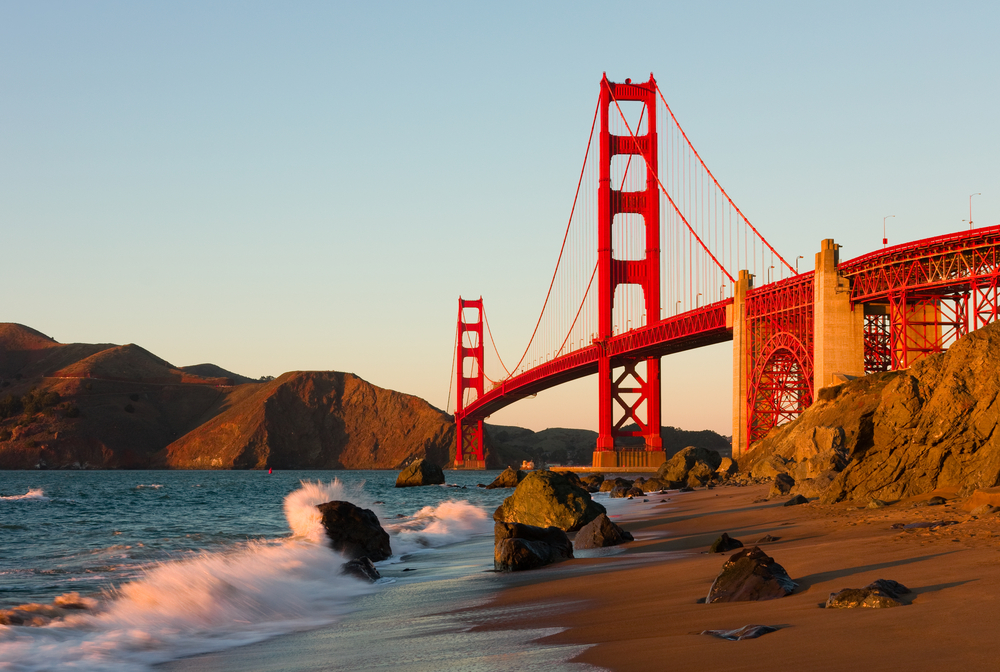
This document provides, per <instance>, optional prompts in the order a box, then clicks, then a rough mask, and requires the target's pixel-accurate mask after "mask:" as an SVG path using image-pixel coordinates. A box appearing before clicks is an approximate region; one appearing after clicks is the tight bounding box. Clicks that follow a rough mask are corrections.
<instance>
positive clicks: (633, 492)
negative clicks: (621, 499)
mask: <svg viewBox="0 0 1000 672" xmlns="http://www.w3.org/2000/svg"><path fill="white" fill-rule="evenodd" d="M644 494H646V493H644V492H643V491H642V488H637V487H635V486H634V485H633V486H632V487H631V488H629V489H628V490H626V491H625V496H626V497H642V496H643V495H644Z"/></svg>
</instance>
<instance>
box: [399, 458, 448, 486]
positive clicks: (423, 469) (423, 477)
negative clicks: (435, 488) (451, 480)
mask: <svg viewBox="0 0 1000 672" xmlns="http://www.w3.org/2000/svg"><path fill="white" fill-rule="evenodd" d="M442 483H444V472H443V471H441V467H439V466H438V465H436V464H434V463H433V462H428V461H427V460H423V459H420V460H416V461H414V462H412V463H411V464H410V465H409V466H407V467H403V470H402V471H401V472H399V476H397V477H396V487H397V488H410V487H414V486H418V485H440V484H442Z"/></svg>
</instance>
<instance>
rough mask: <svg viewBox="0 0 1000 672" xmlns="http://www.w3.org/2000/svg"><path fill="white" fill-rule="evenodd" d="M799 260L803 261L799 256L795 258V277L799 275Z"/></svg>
mask: <svg viewBox="0 0 1000 672" xmlns="http://www.w3.org/2000/svg"><path fill="white" fill-rule="evenodd" d="M799 259H805V257H803V256H802V255H801V254H800V255H799V256H797V257H795V275H798V274H799Z"/></svg>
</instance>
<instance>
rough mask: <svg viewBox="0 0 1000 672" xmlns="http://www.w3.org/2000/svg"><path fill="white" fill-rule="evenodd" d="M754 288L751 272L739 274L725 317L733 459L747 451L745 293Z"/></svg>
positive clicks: (747, 338) (747, 342)
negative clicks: (730, 336)
mask: <svg viewBox="0 0 1000 672" xmlns="http://www.w3.org/2000/svg"><path fill="white" fill-rule="evenodd" d="M751 287H753V276H751V275H750V271H740V277H739V280H737V281H736V285H735V286H734V287H733V305H732V306H730V311H729V314H728V315H727V318H728V319H727V320H726V321H727V322H728V323H729V324H727V325H726V326H727V327H731V328H732V330H733V457H734V458H736V457H739V456H740V455H742V454H743V453H744V452H746V450H747V447H748V445H747V442H748V435H749V431H750V409H749V408H748V406H747V403H748V402H747V397H748V395H749V390H750V358H749V356H748V353H747V348H748V346H749V337H748V334H747V310H746V305H747V292H748V291H749V290H750V288H751Z"/></svg>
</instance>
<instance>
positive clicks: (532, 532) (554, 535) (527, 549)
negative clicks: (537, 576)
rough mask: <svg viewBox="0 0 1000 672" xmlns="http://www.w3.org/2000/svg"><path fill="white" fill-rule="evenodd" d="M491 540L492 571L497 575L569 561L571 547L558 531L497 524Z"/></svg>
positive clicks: (563, 533) (571, 554)
mask: <svg viewBox="0 0 1000 672" xmlns="http://www.w3.org/2000/svg"><path fill="white" fill-rule="evenodd" d="M493 539H494V548H493V567H494V569H496V570H497V571H499V572H518V571H523V570H526V569H535V568H536V567H543V566H545V565H549V564H552V563H553V562H559V561H560V560H564V559H567V558H572V557H573V544H572V543H570V541H569V537H568V536H566V533H565V532H564V531H563V530H560V529H559V528H558V527H537V526H534V525H523V524H521V523H504V522H498V523H496V524H495V525H494V526H493Z"/></svg>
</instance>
